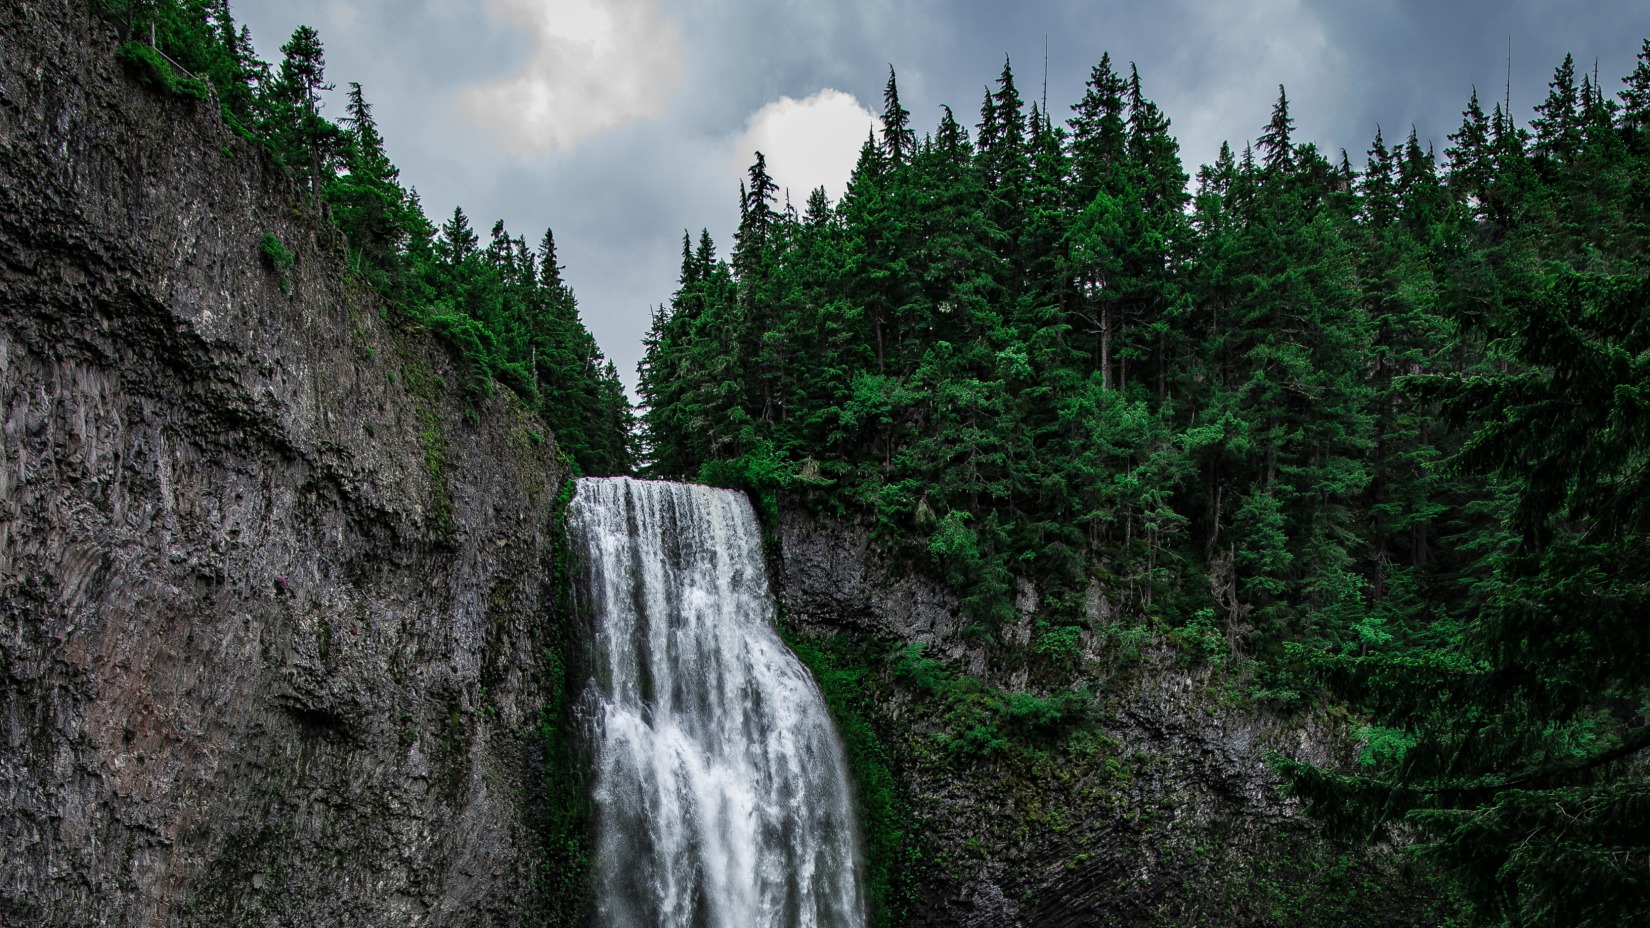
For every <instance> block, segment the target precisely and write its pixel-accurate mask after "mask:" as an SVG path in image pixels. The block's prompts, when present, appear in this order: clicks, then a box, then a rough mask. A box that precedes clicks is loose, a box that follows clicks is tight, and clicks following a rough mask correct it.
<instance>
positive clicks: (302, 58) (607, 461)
mask: <svg viewBox="0 0 1650 928" xmlns="http://www.w3.org/2000/svg"><path fill="white" fill-rule="evenodd" d="M98 8H99V10H100V12H101V13H102V14H103V15H104V16H106V17H109V18H110V19H112V20H113V21H114V22H116V23H117V24H118V25H119V26H120V28H122V29H123V30H124V31H125V32H126V34H127V35H129V36H131V37H132V41H129V42H127V43H126V44H124V45H122V46H121V48H120V50H119V51H118V52H117V57H118V59H119V60H120V61H121V63H122V64H123V66H124V67H125V68H126V70H127V71H128V72H129V73H131V74H132V75H133V76H134V77H135V78H136V79H137V80H139V81H140V82H142V83H144V84H145V85H147V86H150V87H153V88H155V89H157V90H165V91H168V92H172V93H177V94H181V95H184V96H190V97H195V98H198V99H209V98H215V99H216V100H217V101H218V104H219V109H220V112H221V113H222V115H223V118H224V121H225V122H226V123H227V124H228V125H229V126H230V127H231V128H232V129H233V130H234V131H235V132H236V133H237V134H238V135H240V136H241V137H242V138H245V139H247V140H248V141H251V142H253V143H255V144H256V145H257V146H258V147H259V149H260V150H261V151H262V153H263V155H264V156H265V157H267V158H268V159H269V160H270V161H271V162H273V163H275V164H277V165H279V166H280V167H281V168H283V169H284V170H285V171H286V172H287V173H288V174H289V175H290V176H292V177H293V178H294V179H295V180H296V181H298V182H299V183H300V184H301V185H302V186H303V189H304V190H306V191H307V193H308V195H309V196H310V197H311V198H312V199H313V201H314V202H315V203H316V204H317V205H319V204H322V203H324V204H326V206H327V207H328V212H329V214H330V215H331V217H332V219H333V222H334V223H336V225H337V227H338V229H339V230H340V231H341V232H343V233H344V236H345V239H346V240H347V241H348V243H349V254H350V263H349V267H350V271H351V273H352V274H354V275H355V276H356V277H358V278H360V279H361V280H363V281H364V282H365V283H367V284H368V285H369V286H371V287H372V288H373V289H375V290H377V291H378V292H379V293H380V294H381V295H382V296H383V297H384V299H385V301H386V302H387V303H388V304H389V305H390V306H393V307H394V309H395V311H396V313H397V315H398V317H399V318H400V319H401V320H404V321H405V322H407V323H408V324H412V325H420V326H424V327H426V328H428V329H429V330H430V331H431V332H432V333H433V334H435V335H436V337H437V338H439V339H440V340H441V341H442V342H444V343H445V344H446V345H447V346H448V347H449V348H451V349H452V351H453V352H454V354H455V355H456V356H457V358H458V360H459V362H460V364H461V366H462V368H463V370H464V384H463V386H464V388H465V390H466V392H467V393H468V394H469V396H470V398H471V399H472V400H477V401H479V400H483V399H485V398H487V397H490V396H492V395H493V394H494V385H495V384H503V385H504V386H505V387H506V388H508V389H509V390H510V391H511V392H513V393H514V394H516V396H517V397H518V398H519V399H520V400H521V401H522V402H523V403H525V404H526V405H528V406H529V407H531V408H532V409H533V410H534V411H535V412H537V413H538V415H539V416H540V417H541V418H542V419H543V420H544V422H545V424H546V425H547V426H548V428H549V429H550V431H552V432H553V433H554V434H555V436H556V441H557V444H558V446H559V447H561V448H562V449H563V450H565V451H567V452H568V453H569V454H570V455H572V457H573V459H574V461H575V463H576V465H577V467H578V468H579V470H580V471H581V472H582V473H586V474H617V473H626V472H628V471H629V470H631V469H632V466H633V463H634V452H635V449H634V442H633V440H632V437H631V432H632V431H633V420H634V417H633V414H632V412H631V409H630V402H629V398H628V397H627V396H626V395H625V391H624V387H623V385H622V383H621V382H620V380H619V376H618V372H617V370H615V369H614V367H613V365H612V362H610V361H608V360H607V359H606V358H605V357H603V356H602V353H601V350H600V349H599V348H598V347H597V345H596V342H595V339H594V338H593V337H592V336H591V335H590V332H589V330H588V329H586V328H585V326H584V324H583V322H582V321H581V320H580V318H579V312H578V304H577V300H576V299H575V297H574V295H573V292H572V290H571V289H570V288H568V287H567V285H566V284H565V283H564V282H563V281H562V276H561V267H560V265H559V264H558V263H557V259H556V253H555V241H554V238H553V237H552V236H551V235H550V233H549V232H546V233H545V236H544V239H543V243H542V244H541V245H540V246H539V248H538V250H537V251H536V252H535V251H533V250H530V249H529V248H528V246H527V243H526V242H525V240H523V239H520V238H514V237H511V236H510V235H509V234H508V233H507V232H506V231H505V230H504V228H503V226H502V225H496V226H495V227H494V228H493V233H492V237H491V241H490V242H489V243H487V244H486V245H485V246H483V245H482V243H480V241H479V240H478V238H477V236H476V235H475V232H474V230H472V229H471V228H470V227H469V222H468V219H467V218H466V217H465V216H464V215H463V212H462V210H460V211H457V212H456V213H455V215H454V217H453V219H452V220H451V221H449V222H448V223H445V224H443V225H442V226H441V227H440V228H439V229H437V228H436V226H435V225H434V224H432V223H431V222H430V221H429V219H428V218H427V217H426V216H425V214H424V211H423V207H422V206H421V204H420V203H419V201H418V198H417V196H416V194H414V193H411V192H409V191H408V190H406V189H405V188H403V187H402V186H401V183H400V172H399V171H398V170H397V169H396V167H395V165H394V164H393V163H391V161H390V159H389V157H388V155H387V153H386V152H385V148H384V140H383V138H382V136H381V135H380V134H379V132H378V128H377V124H376V121H375V120H374V118H373V114H372V107H371V105H370V104H369V103H368V102H367V100H366V98H365V94H364V93H363V91H362V89H361V86H360V85H359V84H351V85H350V90H349V95H348V104H347V106H346V108H345V112H344V115H343V117H342V118H341V119H339V120H338V121H337V122H334V121H332V120H330V119H328V118H327V117H326V116H325V115H324V114H323V113H322V106H323V104H322V100H323V97H322V94H323V93H324V92H325V91H327V90H330V89H332V86H333V85H332V84H330V83H328V81H327V78H326V54H325V48H324V46H323V44H322V41H321V37H320V35H319V34H318V33H317V32H316V31H315V30H314V29H311V28H310V27H308V26H299V27H298V28H297V29H296V30H294V31H293V33H292V36H291V38H290V39H289V40H288V41H287V42H286V43H284V44H283V45H282V46H281V55H282V57H281V61H280V62H279V63H278V64H277V65H276V66H275V67H273V68H272V67H271V66H270V65H269V64H267V63H265V62H263V61H259V60H258V59H257V58H256V57H255V56H254V55H253V48H252V41H251V36H250V35H249V34H248V32H247V31H246V29H245V28H244V27H240V28H237V26H236V24H235V22H234V20H233V18H232V17H231V16H230V13H229V7H228V4H227V3H226V2H225V0H142V2H139V0H100V2H99V4H98ZM168 59H169V60H168ZM209 85H210V86H209ZM260 249H261V252H262V254H263V255H264V258H265V260H266V261H268V262H269V264H270V266H271V267H272V268H273V269H274V270H275V271H276V272H277V274H279V275H281V281H282V289H283V290H287V289H289V288H290V281H289V280H288V279H287V277H286V273H285V272H286V271H287V270H288V269H289V268H290V267H291V260H292V256H291V254H290V253H289V252H288V251H287V250H286V248H285V247H284V246H283V245H282V244H281V243H280V241H279V240H277V239H275V238H274V237H273V236H265V238H264V240H263V241H262V243H261V245H260Z"/></svg>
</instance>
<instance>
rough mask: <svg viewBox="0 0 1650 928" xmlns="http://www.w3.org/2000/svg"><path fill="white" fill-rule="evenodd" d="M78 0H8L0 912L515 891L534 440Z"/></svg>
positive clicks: (498, 908)
mask: <svg viewBox="0 0 1650 928" xmlns="http://www.w3.org/2000/svg"><path fill="white" fill-rule="evenodd" d="M89 6H90V5H89V4H86V3H81V2H74V0H21V2H13V3H7V4H4V5H0V622H3V626H0V925H7V926H10V925H34V924H40V925H63V926H69V925H75V926H81V925H222V924H236V925H277V924H278V925H303V926H312V925H323V924H325V925H408V924H431V925H492V924H515V923H517V922H518V921H520V916H521V911H520V910H521V908H522V907H523V906H525V905H527V904H528V900H529V898H530V893H529V892H528V891H527V884H528V882H529V879H530V877H529V873H530V869H531V868H530V861H529V858H530V856H531V855H530V853H529V851H528V848H529V847H530V846H531V844H532V841H531V839H530V837H529V834H528V832H529V829H528V827H527V825H526V824H525V822H526V812H527V809H528V806H529V805H530V804H531V802H532V800H533V797H532V796H531V795H527V794H526V793H525V792H524V787H523V784H524V783H530V782H533V780H534V777H533V776H532V775H530V774H529V771H528V768H529V767H532V766H534V765H535V764H536V761H535V758H534V751H535V748H534V744H533V741H532V739H531V738H530V737H528V733H529V732H530V731H531V730H532V728H533V725H534V724H535V721H536V714H537V713H538V711H539V709H540V708H541V707H542V706H543V705H544V704H545V701H546V692H545V689H546V682H545V680H544V679H543V674H542V673H541V671H540V670H539V669H537V668H539V666H540V654H541V649H542V647H543V641H544V638H543V636H544V633H545V627H544V626H545V623H546V621H547V618H546V615H547V613H546V609H545V606H546V599H547V595H548V588H547V584H548V582H549V578H550V576H551V569H550V567H551V564H550V562H551V550H552V540H551V537H550V535H551V531H552V526H551V522H552V509H553V507H554V504H555V498H556V495H557V490H558V486H559V485H560V482H561V481H562V480H564V479H566V477H567V475H566V474H565V472H564V471H563V469H562V468H561V466H560V465H559V464H558V463H557V456H556V453H555V450H554V448H553V444H552V443H551V442H550V441H548V440H545V439H544V438H541V436H540V435H539V434H538V433H537V432H535V431H534V428H535V425H534V420H532V419H530V418H529V417H528V416H527V415H526V414H525V413H523V412H521V411H520V410H519V409H518V408H517V407H516V406H515V405H514V404H513V402H512V401H510V400H509V399H508V398H507V397H503V398H495V399H493V400H491V401H488V402H487V403H486V404H484V408H476V409H473V410H472V409H471V408H470V407H469V406H468V405H467V403H466V401H465V400H464V399H463V398H462V397H460V396H459V395H458V394H457V392H456V390H450V389H448V387H447V384H448V383H453V384H457V383H458V382H459V379H458V378H457V377H456V376H455V374H454V371H453V370H452V365H451V363H450V362H449V361H448V359H447V358H446V356H445V355H444V354H443V353H442V352H441V351H439V350H437V349H435V348H434V347H433V346H432V345H431V344H430V343H429V342H428V341H426V340H425V339H424V338H423V337H422V336H421V335H419V334H417V333H412V332H404V331H400V330H398V329H397V328H396V327H395V326H393V325H391V324H390V323H389V322H387V321H385V319H384V318H383V317H382V315H381V309H380V307H379V305H378V303H377V302H376V301H375V300H374V299H373V298H371V296H370V295H369V294H365V293H363V292H361V291H359V290H358V289H356V288H354V287H353V286H352V285H351V284H350V283H348V282H347V280H346V277H345V273H344V258H343V255H342V252H341V243H340V242H339V241H338V240H337V238H336V236H335V233H333V231H332V229H331V227H330V225H329V224H328V223H327V222H326V221H325V220H323V219H321V218H319V217H317V215H316V214H315V210H314V208H313V206H312V204H311V203H310V202H309V201H308V198H307V196H306V195H305V194H304V193H303V192H301V191H299V190H297V189H295V188H293V187H292V186H290V184H289V182H288V181H287V180H286V179H285V178H284V177H282V176H280V174H279V173H278V172H276V171H274V170H271V169H267V168H265V167H264V166H263V162H262V160H261V159H260V157H259V156H258V154H257V153H256V152H255V151H254V150H253V148H252V146H250V145H248V144H246V143H244V142H242V141H241V140H239V139H238V138H236V137H235V136H234V135H233V134H232V133H231V132H230V130H229V129H228V128H226V127H225V125H224V124H223V122H222V121H221V119H220V118H219V117H218V115H217V112H216V108H215V107H214V106H213V105H211V104H207V103H193V102H190V101H188V100H185V99H182V98H180V97H176V96H166V95H161V94H157V93H155V92H152V91H148V90H145V89H142V88H140V87H138V86H137V85H136V84H135V83H133V82H132V81H130V80H129V79H127V78H126V77H125V76H124V75H122V74H121V73H120V71H119V69H118V66H117V65H116V64H115V63H114V59H113V56H112V52H113V50H114V47H115V45H116V41H117V40H116V37H115V35H114V34H113V32H112V31H111V30H110V29H109V28H108V27H106V26H105V25H103V24H102V23H101V22H100V21H98V20H96V19H93V18H92V17H90V16H89V14H88V12H87V10H88V7H89ZM266 235H273V236H275V237H276V238H277V239H278V240H279V241H280V242H281V243H282V244H283V245H284V246H285V247H286V248H288V249H290V250H291V251H292V252H293V253H294V254H295V255H296V258H297V262H296V265H295V266H294V267H292V268H291V269H290V270H288V271H286V272H285V273H284V274H282V273H278V272H277V271H276V270H275V269H274V268H273V267H272V266H270V265H269V264H268V263H267V262H266V261H264V260H263V259H262V258H261V256H260V243H261V242H262V241H263V238H264V236H266ZM467 413H469V415H467Z"/></svg>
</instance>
